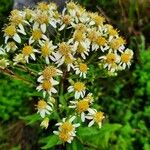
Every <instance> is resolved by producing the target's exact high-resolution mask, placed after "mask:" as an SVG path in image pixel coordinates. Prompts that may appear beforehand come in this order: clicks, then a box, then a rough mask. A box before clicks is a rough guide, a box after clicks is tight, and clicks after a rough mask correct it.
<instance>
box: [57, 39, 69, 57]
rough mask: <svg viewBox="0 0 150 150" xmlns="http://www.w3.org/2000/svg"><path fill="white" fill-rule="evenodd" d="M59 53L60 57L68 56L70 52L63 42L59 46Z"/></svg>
mask: <svg viewBox="0 0 150 150" xmlns="http://www.w3.org/2000/svg"><path fill="white" fill-rule="evenodd" d="M59 52H60V53H61V54H62V55H65V56H68V54H69V53H70V52H71V47H70V46H69V45H67V44H66V43H65V42H63V43H61V44H60V45H59Z"/></svg>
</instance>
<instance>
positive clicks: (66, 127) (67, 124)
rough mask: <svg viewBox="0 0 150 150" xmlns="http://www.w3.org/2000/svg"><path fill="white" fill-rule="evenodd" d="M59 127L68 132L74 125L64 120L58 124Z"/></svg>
mask: <svg viewBox="0 0 150 150" xmlns="http://www.w3.org/2000/svg"><path fill="white" fill-rule="evenodd" d="M60 129H61V131H62V132H65V133H69V132H71V131H73V129H74V126H73V125H72V124H71V123H70V122H68V121H66V122H64V123H63V124H62V125H61V126H60Z"/></svg>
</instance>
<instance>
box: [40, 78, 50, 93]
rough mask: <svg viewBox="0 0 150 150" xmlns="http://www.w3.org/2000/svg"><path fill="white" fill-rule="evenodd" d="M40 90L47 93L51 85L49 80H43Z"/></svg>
mask: <svg viewBox="0 0 150 150" xmlns="http://www.w3.org/2000/svg"><path fill="white" fill-rule="evenodd" d="M42 88H43V90H45V91H49V90H50V89H51V88H52V83H51V82H50V81H49V80H44V81H43V83H42Z"/></svg>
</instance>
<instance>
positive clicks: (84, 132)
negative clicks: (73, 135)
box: [78, 124, 122, 149]
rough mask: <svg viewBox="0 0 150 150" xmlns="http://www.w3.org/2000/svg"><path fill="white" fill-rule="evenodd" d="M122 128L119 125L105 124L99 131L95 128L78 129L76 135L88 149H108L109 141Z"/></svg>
mask: <svg viewBox="0 0 150 150" xmlns="http://www.w3.org/2000/svg"><path fill="white" fill-rule="evenodd" d="M121 127H122V126H121V125H120V124H105V125H104V126H103V127H102V128H101V129H98V128H95V127H91V128H89V127H84V128H83V127H80V128H79V129H78V135H79V138H81V139H80V140H81V141H82V142H83V143H84V144H86V145H89V146H90V147H95V148H96V147H97V148H99V147H101V148H104V149H105V148H108V145H109V140H110V139H111V137H112V136H113V134H114V133H115V131H117V130H119V129H120V128H121Z"/></svg>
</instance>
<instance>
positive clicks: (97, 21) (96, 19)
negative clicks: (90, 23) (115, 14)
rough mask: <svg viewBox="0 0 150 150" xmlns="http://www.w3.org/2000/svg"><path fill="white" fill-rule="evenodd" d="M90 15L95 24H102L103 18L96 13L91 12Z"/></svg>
mask: <svg viewBox="0 0 150 150" xmlns="http://www.w3.org/2000/svg"><path fill="white" fill-rule="evenodd" d="M90 16H91V18H92V19H93V20H94V22H95V24H96V25H102V24H103V23H104V21H105V18H103V17H102V16H99V15H98V14H97V13H91V14H90Z"/></svg>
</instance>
